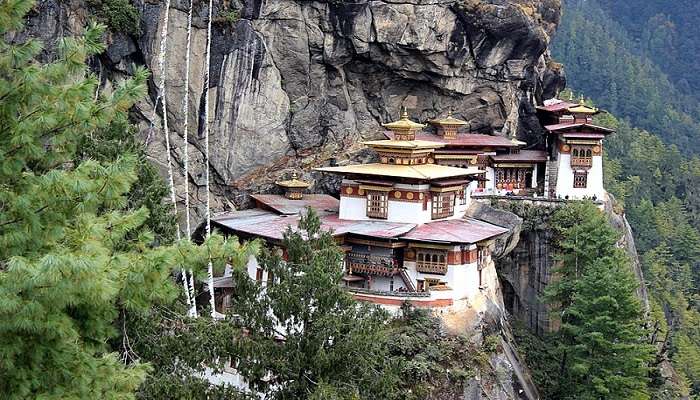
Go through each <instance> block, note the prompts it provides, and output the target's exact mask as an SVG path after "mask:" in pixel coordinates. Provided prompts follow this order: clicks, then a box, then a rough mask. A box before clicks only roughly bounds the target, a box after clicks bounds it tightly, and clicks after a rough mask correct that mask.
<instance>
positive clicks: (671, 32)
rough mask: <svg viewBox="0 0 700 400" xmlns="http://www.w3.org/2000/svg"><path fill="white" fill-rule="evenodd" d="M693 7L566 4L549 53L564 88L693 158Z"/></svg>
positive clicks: (640, 1)
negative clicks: (564, 82)
mask: <svg viewBox="0 0 700 400" xmlns="http://www.w3.org/2000/svg"><path fill="white" fill-rule="evenodd" d="M698 7H700V5H699V4H698V3H697V2H692V1H681V2H673V5H671V4H669V2H668V1H660V0H659V1H645V0H636V1H631V2H627V1H625V2H619V1H604V2H598V1H596V0H587V1H580V0H571V1H565V2H564V16H563V18H562V24H561V26H560V27H559V29H558V31H557V34H556V36H555V38H554V41H553V43H552V53H553V55H554V56H555V58H556V59H557V60H558V61H560V62H562V63H563V64H564V65H565V69H566V74H567V80H568V84H569V87H572V88H573V89H575V90H580V91H582V92H584V93H586V95H588V96H591V97H592V98H593V99H594V100H595V101H596V103H597V104H598V105H600V106H601V107H603V108H605V109H607V110H608V111H610V112H611V113H612V114H614V115H616V116H618V117H620V118H626V119H629V120H630V122H631V123H632V125H634V126H638V127H640V128H643V129H647V130H649V131H653V132H656V133H657V134H658V135H659V136H660V137H661V138H662V139H663V140H664V142H666V143H672V144H676V145H677V146H678V148H679V149H681V152H683V153H685V154H694V153H697V152H698V151H700V143H699V142H698V141H697V140H694V138H695V137H696V135H697V132H699V131H700V119H698V115H700V113H699V111H700V106H699V105H698V104H700V103H698V100H699V99H700V92H698V90H697V89H696V88H697V87H698V80H699V79H700V78H698V76H697V73H696V66H697V57H698V55H697V54H698V52H697V51H695V50H694V49H696V48H697V47H698V44H697V43H693V42H697V40H696V36H695V35H692V34H691V32H693V31H694V30H697V26H698V23H697V22H698V21H697V20H698V19H700V10H699V9H698ZM693 18H695V21H694V20H693Z"/></svg>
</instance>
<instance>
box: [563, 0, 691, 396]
mask: <svg viewBox="0 0 700 400" xmlns="http://www.w3.org/2000/svg"><path fill="white" fill-rule="evenodd" d="M563 8H564V16H563V19H562V24H561V27H560V29H559V30H558V32H557V35H556V37H555V40H554V42H553V47H552V52H553V54H554V55H555V58H556V59H557V60H558V61H561V62H563V63H564V64H565V65H566V67H567V74H568V77H569V83H570V85H571V86H572V88H573V89H574V90H576V91H579V92H582V93H585V94H586V95H587V96H590V97H591V99H592V100H593V102H595V103H596V104H598V105H600V106H602V107H604V108H605V109H607V110H609V111H610V112H611V113H612V114H613V115H614V117H613V116H611V115H606V116H601V117H599V123H600V124H602V125H605V126H611V127H614V128H615V129H616V130H617V133H616V134H615V135H613V136H612V137H611V138H610V139H609V140H607V143H606V160H607V162H606V167H605V168H606V175H605V180H606V182H605V186H606V188H607V189H608V190H609V191H610V192H611V193H613V194H614V195H615V197H616V198H617V200H618V204H617V207H618V208H619V209H624V211H625V214H626V216H627V218H628V219H629V221H630V224H631V227H632V230H633V233H634V236H635V240H636V244H637V249H638V251H639V258H640V261H641V267H642V270H643V272H644V277H645V279H646V284H647V288H648V291H649V297H650V307H651V310H652V313H651V315H652V321H653V324H654V325H653V338H654V340H656V341H657V343H656V344H657V346H658V348H659V352H658V354H657V362H658V363H659V365H661V366H662V367H661V369H660V375H659V376H655V378H654V379H655V381H654V385H655V386H657V387H659V388H660V389H659V390H658V395H659V397H660V398H669V399H670V398H678V397H682V396H697V395H698V393H700V363H698V361H697V360H698V359H700V358H698V354H700V334H698V332H697V329H696V328H697V325H698V323H697V321H698V318H700V308H699V307H698V305H699V304H700V303H699V302H698V297H697V294H698V290H699V288H700V268H699V265H700V222H699V220H698V209H699V204H700V196H698V194H697V190H696V187H697V182H698V179H700V169H698V165H700V158H698V151H700V147H698V146H699V145H698V140H697V137H698V134H699V133H700V124H699V123H698V121H699V120H698V118H697V115H698V110H699V108H700V107H699V104H700V103H699V99H700V97H699V96H698V90H697V89H698V87H699V86H698V76H697V71H696V70H697V61H698V53H697V51H696V50H695V49H697V48H698V46H700V42H698V40H697V35H694V34H693V33H694V32H695V31H697V29H698V28H697V27H698V22H699V21H700V4H698V3H697V2H691V1H678V2H675V1H674V2H668V1H661V0H658V1H656V0H632V1H625V2H619V1H608V0H593V1H565V2H564V5H563ZM615 117H617V118H619V120H618V119H616V118H615ZM668 360H670V362H671V363H672V364H673V365H674V367H675V369H676V371H677V373H678V374H677V375H676V374H675V373H674V371H673V370H671V369H668V368H666V367H665V366H668V364H667V363H666V361H668ZM671 381H672V382H674V383H673V384H672V386H675V389H670V390H667V389H666V388H665V386H664V382H666V383H667V382H671ZM664 393H665V394H664ZM691 398H692V397H691Z"/></svg>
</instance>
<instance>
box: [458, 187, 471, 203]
mask: <svg viewBox="0 0 700 400" xmlns="http://www.w3.org/2000/svg"><path fill="white" fill-rule="evenodd" d="M468 188H469V185H464V186H463V187H462V190H460V191H459V205H461V206H464V205H466V204H467V190H469V189H468Z"/></svg>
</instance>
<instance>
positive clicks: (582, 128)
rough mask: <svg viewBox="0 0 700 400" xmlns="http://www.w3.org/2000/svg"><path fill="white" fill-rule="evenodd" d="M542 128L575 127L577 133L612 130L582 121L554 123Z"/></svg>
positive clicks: (564, 129) (607, 131)
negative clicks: (576, 122)
mask: <svg viewBox="0 0 700 400" xmlns="http://www.w3.org/2000/svg"><path fill="white" fill-rule="evenodd" d="M544 128H545V129H546V130H548V131H550V132H559V131H570V130H571V129H576V130H577V132H579V133H587V132H589V131H593V132H601V133H603V134H609V133H613V132H614V131H613V130H612V129H608V128H605V127H602V126H598V125H593V124H584V123H578V124H572V123H563V124H554V125H547V126H545V127H544Z"/></svg>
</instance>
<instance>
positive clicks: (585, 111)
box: [567, 95, 598, 114]
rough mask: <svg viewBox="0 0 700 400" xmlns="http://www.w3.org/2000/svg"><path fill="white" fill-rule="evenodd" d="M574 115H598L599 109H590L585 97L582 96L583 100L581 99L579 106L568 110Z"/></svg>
mask: <svg viewBox="0 0 700 400" xmlns="http://www.w3.org/2000/svg"><path fill="white" fill-rule="evenodd" d="M567 111H569V112H570V113H572V114H597V113H598V109H597V108H595V107H588V106H587V105H586V100H585V99H584V98H583V95H581V98H579V101H578V105H577V106H574V107H569V108H568V109H567Z"/></svg>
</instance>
